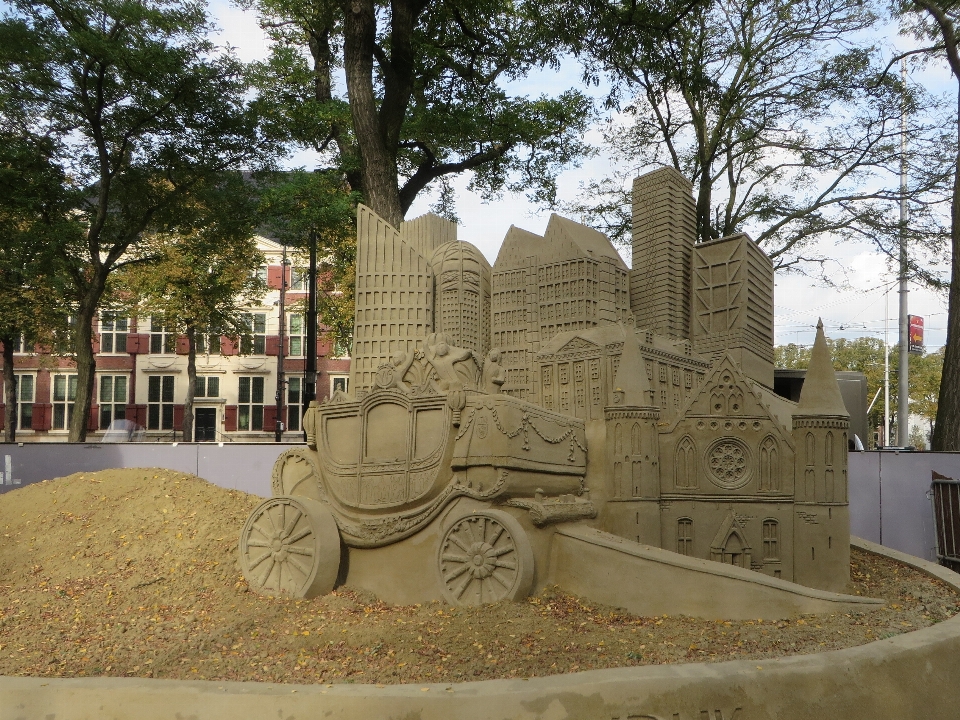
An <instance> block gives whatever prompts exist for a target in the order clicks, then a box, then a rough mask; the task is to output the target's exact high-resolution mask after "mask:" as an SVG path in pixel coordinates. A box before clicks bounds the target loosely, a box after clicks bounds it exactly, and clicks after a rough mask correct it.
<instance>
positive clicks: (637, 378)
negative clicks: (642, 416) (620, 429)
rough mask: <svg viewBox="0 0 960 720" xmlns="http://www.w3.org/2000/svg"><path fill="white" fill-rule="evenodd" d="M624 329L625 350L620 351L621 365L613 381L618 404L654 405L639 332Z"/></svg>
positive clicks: (627, 405) (631, 405)
mask: <svg viewBox="0 0 960 720" xmlns="http://www.w3.org/2000/svg"><path fill="white" fill-rule="evenodd" d="M621 327H622V329H623V350H622V351H621V353H620V365H619V366H618V367H617V376H616V378H615V379H614V381H613V390H614V393H615V397H616V398H618V402H617V404H618V405H620V406H624V407H644V408H645V407H652V406H653V403H652V402H651V399H650V396H651V393H650V390H651V388H650V380H649V378H648V377H647V364H646V363H645V362H644V361H643V356H642V355H641V354H640V345H639V343H638V342H637V334H636V333H635V332H634V331H633V330H632V329H629V328H625V327H623V326H621Z"/></svg>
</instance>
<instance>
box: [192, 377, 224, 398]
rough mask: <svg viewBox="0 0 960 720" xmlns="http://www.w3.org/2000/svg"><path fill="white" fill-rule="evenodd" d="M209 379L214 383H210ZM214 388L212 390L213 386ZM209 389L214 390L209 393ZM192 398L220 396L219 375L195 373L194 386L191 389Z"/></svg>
mask: <svg viewBox="0 0 960 720" xmlns="http://www.w3.org/2000/svg"><path fill="white" fill-rule="evenodd" d="M211 380H213V381H214V383H213V384H212V385H211V382H210V381H211ZM213 386H216V387H215V390H214V387H213ZM211 390H214V392H213V393H212V394H211ZM193 397H194V399H204V400H206V399H209V398H219V397H220V376H219V375H197V382H196V386H195V387H194V390H193Z"/></svg>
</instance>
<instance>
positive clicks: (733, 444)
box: [706, 437, 750, 490]
mask: <svg viewBox="0 0 960 720" xmlns="http://www.w3.org/2000/svg"><path fill="white" fill-rule="evenodd" d="M706 466H707V471H708V472H709V474H710V479H711V481H713V483H714V484H715V485H718V486H720V487H722V488H728V489H731V490H732V489H736V488H740V487H743V486H744V485H746V484H747V481H748V480H749V479H750V450H749V449H748V448H747V446H746V445H745V444H744V443H743V442H742V441H741V440H738V439H737V438H730V437H728V438H721V439H719V440H717V441H716V442H715V443H713V444H712V445H711V446H710V448H709V449H708V450H707V455H706Z"/></svg>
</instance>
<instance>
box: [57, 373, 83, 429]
mask: <svg viewBox="0 0 960 720" xmlns="http://www.w3.org/2000/svg"><path fill="white" fill-rule="evenodd" d="M71 381H72V382H71ZM58 385H62V389H63V399H58V398H57V395H58V392H57V391H58V387H57V386H58ZM77 385H78V380H77V374H76V373H60V372H58V373H56V374H53V375H51V376H50V399H51V403H52V405H53V409H52V411H51V413H50V429H51V430H53V431H54V432H56V431H67V430H69V429H70V421H71V420H72V419H73V408H74V405H75V404H76V401H77ZM71 386H72V388H71ZM71 389H72V391H73V392H72V393H71ZM71 394H72V395H73V398H72V399H71V397H70V395H71ZM57 410H59V411H60V417H59V418H58V417H57Z"/></svg>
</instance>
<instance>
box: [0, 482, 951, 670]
mask: <svg viewBox="0 0 960 720" xmlns="http://www.w3.org/2000/svg"><path fill="white" fill-rule="evenodd" d="M259 501H260V499H259V498H256V497H254V496H252V495H247V494H245V493H240V492H235V491H229V490H224V489H222V488H218V487H216V486H213V485H211V484H209V483H207V482H206V481H204V480H201V479H199V478H196V477H194V476H191V475H185V474H182V473H176V472H172V471H169V470H158V469H128V470H109V471H104V472H99V473H78V474H75V475H71V476H69V477H65V478H60V479H57V480H54V481H49V482H44V483H39V484H35V485H30V486H27V487H24V488H22V489H18V490H15V491H13V492H10V493H7V494H5V495H3V496H0V533H2V538H0V539H2V543H0V674H3V675H42V676H60V677H73V676H84V675H109V676H128V675H135V676H143V677H164V678H189V679H198V678H206V679H222V680H269V681H274V682H344V681H346V682H430V681H437V682H444V681H447V682H453V681H460V680H474V679H489V678H498V677H516V676H531V675H547V674H553V673H561V672H570V671H576V670H586V669H591V668H601V667H615V666H620V665H636V664H651V663H664V662H695V661H703V660H727V659H732V658H757V659H759V658H769V657H776V656H780V655H784V654H790V653H805V652H817V651H821V650H826V649H835V648H840V647H848V646H851V645H858V644H862V643H864V642H869V641H871V640H875V639H877V638H879V637H887V636H889V635H893V634H897V633H901V632H906V631H909V630H912V629H915V628H918V627H923V626H925V625H930V624H932V623H934V622H938V621H940V620H943V619H945V618H947V617H949V616H951V615H952V614H954V613H955V612H957V610H958V608H957V604H958V600H960V598H958V596H957V595H956V594H955V593H953V592H952V591H951V590H950V589H948V588H946V587H945V586H943V585H942V584H940V583H938V582H936V581H933V580H931V579H929V578H927V577H926V576H924V575H922V574H921V573H918V572H916V571H914V570H911V569H909V568H906V567H904V566H901V565H899V564H897V563H893V562H890V561H887V560H883V559H879V558H876V557H874V556H871V555H867V554H862V553H854V564H853V568H852V575H853V578H854V580H855V583H854V586H853V587H852V588H851V592H861V593H862V594H864V595H871V596H873V597H878V596H880V597H886V598H889V599H890V600H891V604H890V605H889V606H888V607H886V608H882V609H878V610H872V611H870V612H867V613H857V614H851V615H845V614H838V615H831V616H807V617H802V618H794V619H793V620H792V621H789V622H780V623H770V622H767V623H760V622H705V621H701V620H692V619H689V618H682V617H679V618H677V617H660V618H638V617H634V616H631V615H627V614H624V613H621V612H619V611H616V610H612V609H610V608H603V607H600V606H598V605H596V604H594V603H589V602H585V601H582V600H579V599H577V598H575V597H572V596H569V595H566V594H564V593H562V592H560V591H558V590H553V591H550V592H548V593H545V594H543V595H540V596H538V597H533V598H530V599H529V600H527V601H525V602H521V603H506V604H501V605H496V606H489V607H485V608H479V609H460V608H451V607H448V606H445V605H442V604H440V603H431V604H428V605H424V606H419V605H418V606H412V607H392V606H387V605H384V604H383V603H380V602H378V601H377V600H376V599H375V598H372V597H369V596H368V595H366V594H364V593H358V592H353V591H351V590H349V589H341V590H338V591H337V592H335V593H332V594H330V595H327V596H325V597H322V598H316V599H314V600H310V601H297V600H291V599H288V598H265V597H260V596H258V595H256V594H254V593H252V592H250V591H249V590H248V589H247V585H246V583H245V582H244V580H243V578H242V576H241V575H240V571H239V569H238V566H237V537H238V535H239V531H240V528H241V526H242V525H243V522H244V521H245V519H246V517H247V515H248V514H249V512H250V510H251V509H252V508H253V507H254V506H255V505H256V504H257V503H258V502H259Z"/></svg>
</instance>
